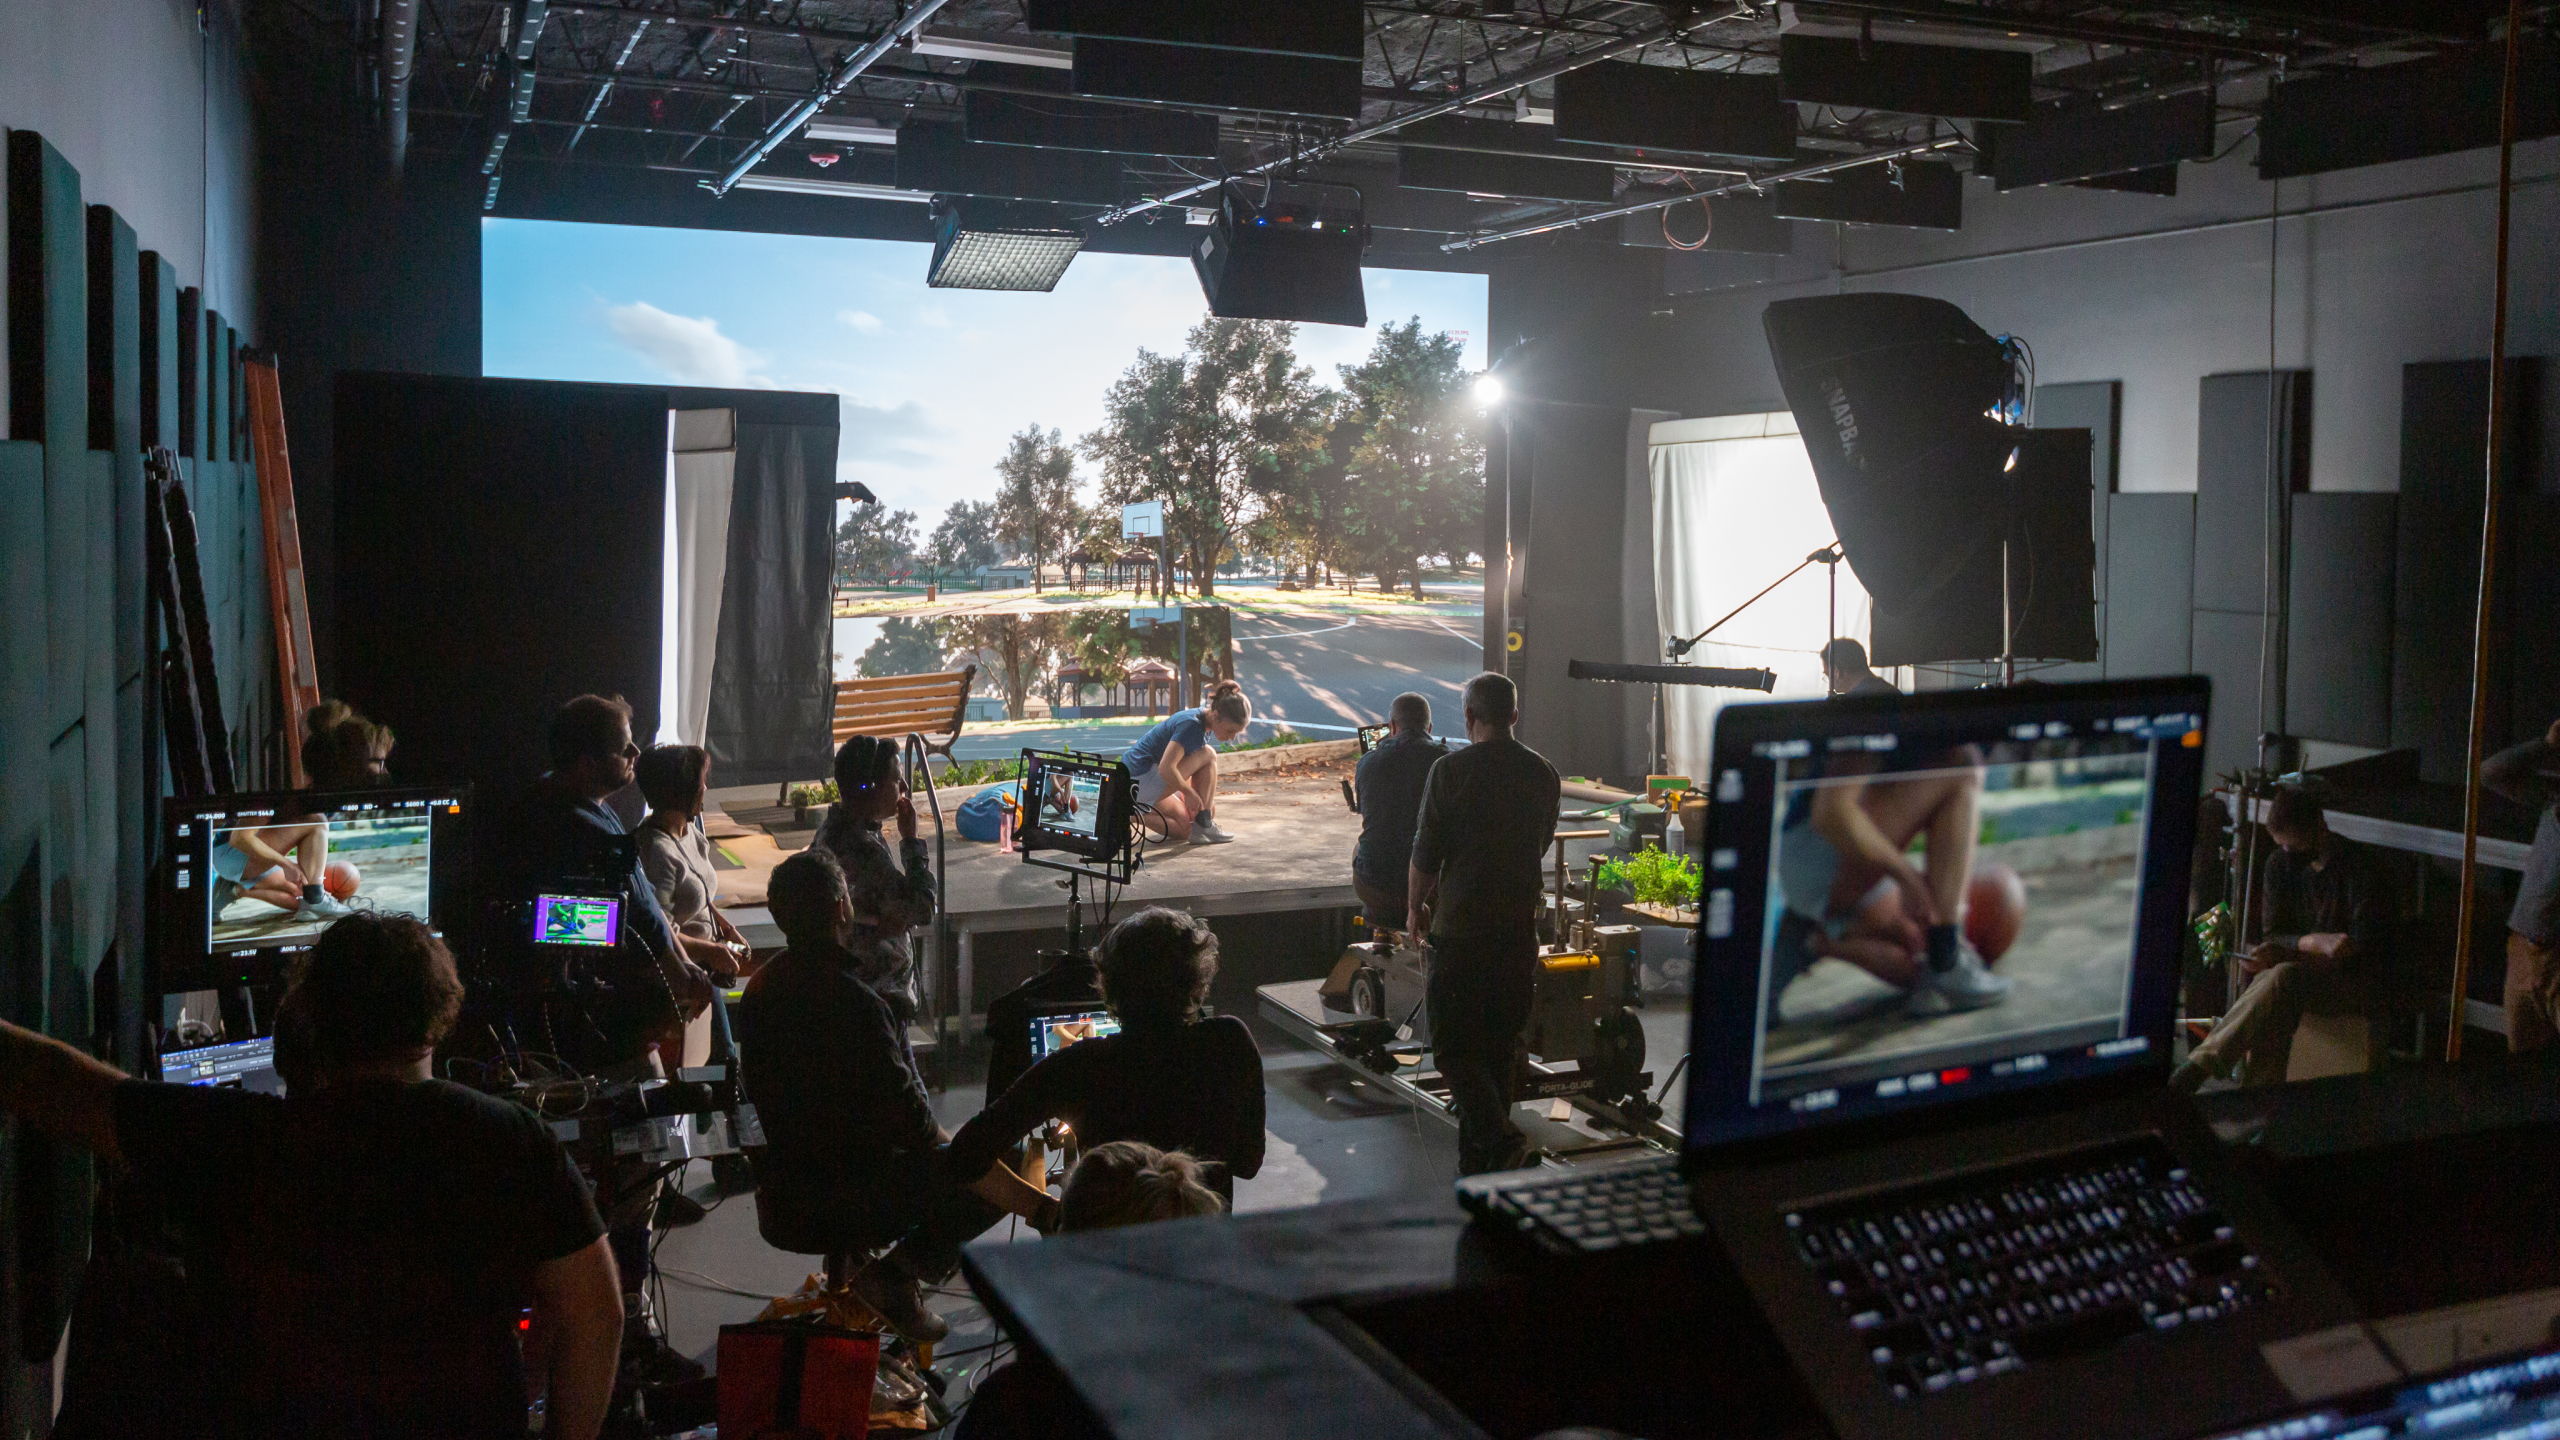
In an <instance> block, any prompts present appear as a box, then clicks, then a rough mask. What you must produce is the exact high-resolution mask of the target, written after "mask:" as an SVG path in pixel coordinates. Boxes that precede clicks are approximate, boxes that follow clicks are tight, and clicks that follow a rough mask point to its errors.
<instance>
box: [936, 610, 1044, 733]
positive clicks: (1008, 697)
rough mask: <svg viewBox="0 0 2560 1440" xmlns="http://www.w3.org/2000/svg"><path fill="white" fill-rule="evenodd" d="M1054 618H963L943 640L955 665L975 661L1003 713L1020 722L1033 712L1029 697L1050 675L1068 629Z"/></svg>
mask: <svg viewBox="0 0 2560 1440" xmlns="http://www.w3.org/2000/svg"><path fill="white" fill-rule="evenodd" d="M1062 618H1063V617H1060V616H1057V615H964V616H961V617H960V618H958V619H956V620H953V621H951V622H949V623H950V629H949V630H948V631H947V632H946V635H945V639H946V641H947V643H949V645H950V646H951V659H952V662H953V663H960V662H962V661H975V662H976V663H977V665H978V668H979V669H980V671H981V672H983V673H985V674H986V675H988V676H989V677H991V678H992V679H994V681H995V682H996V688H997V689H998V690H999V691H1001V692H1002V693H1003V695H1004V708H1005V713H1006V714H1008V715H1010V716H1012V717H1013V718H1014V719H1016V720H1019V719H1022V718H1023V717H1024V715H1025V714H1027V713H1028V712H1029V710H1030V708H1031V692H1032V690H1033V689H1034V688H1035V687H1039V686H1041V685H1042V684H1043V681H1044V680H1045V679H1047V678H1048V677H1050V676H1052V675H1054V673H1055V672H1056V669H1057V663H1058V649H1059V644H1060V642H1061V641H1063V640H1064V639H1065V638H1066V629H1065V626H1064V625H1063V624H1061V623H1060V622H1061V620H1062Z"/></svg>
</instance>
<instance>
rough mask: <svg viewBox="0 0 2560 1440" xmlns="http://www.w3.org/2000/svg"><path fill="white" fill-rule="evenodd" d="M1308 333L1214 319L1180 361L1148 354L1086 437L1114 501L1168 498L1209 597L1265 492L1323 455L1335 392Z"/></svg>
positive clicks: (1190, 565) (1169, 524)
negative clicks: (1301, 336)
mask: <svg viewBox="0 0 2560 1440" xmlns="http://www.w3.org/2000/svg"><path fill="white" fill-rule="evenodd" d="M1296 338H1297V327H1296V326H1294V325H1289V324H1284V323H1280V322H1276V321H1268V320H1217V319H1211V320H1204V321H1202V322H1201V323H1200V324H1198V325H1196V326H1194V327H1193V328H1192V330H1191V333H1190V334H1189V335H1187V336H1185V337H1184V340H1183V346H1184V348H1183V353H1181V354H1180V355H1158V354H1156V353H1155V352H1153V351H1151V350H1140V351H1139V352H1138V358H1137V359H1136V360H1135V361H1134V362H1132V363H1131V364H1130V366H1129V368H1128V369H1127V370H1126V371H1124V372H1122V373H1121V376H1120V378H1119V379H1118V380H1117V381H1115V382H1113V383H1112V386H1111V389H1110V390H1109V391H1108V392H1107V393H1106V394H1105V395H1104V396H1103V422H1102V427H1101V428H1100V429H1098V430H1095V431H1094V432H1092V433H1091V434H1089V435H1087V436H1085V437H1084V440H1083V442H1082V445H1083V449H1084V452H1085V454H1086V455H1088V456H1090V457H1091V458H1093V459H1094V460H1095V461H1097V462H1099V463H1100V464H1101V466H1102V498H1103V499H1104V500H1106V501H1109V502H1111V503H1114V504H1125V503H1129V502H1133V501H1144V500H1161V501H1163V502H1164V509H1165V517H1164V523H1165V533H1166V536H1167V538H1168V539H1170V540H1171V541H1172V544H1173V549H1174V552H1175V554H1176V555H1177V556H1179V557H1180V560H1181V563H1182V564H1183V565H1184V566H1185V568H1187V569H1188V570H1189V571H1190V573H1191V576H1192V579H1193V582H1194V583H1195V584H1196V585H1197V587H1198V590H1199V593H1200V594H1201V595H1203V596H1211V595H1215V594H1216V593H1217V567H1218V564H1219V562H1220V561H1222V560H1224V559H1225V558H1226V555H1227V552H1228V549H1229V548H1230V546H1231V545H1232V544H1233V543H1234V542H1235V540H1236V539H1237V538H1238V537H1239V536H1240V534H1241V531H1242V529H1243V526H1244V523H1245V522H1246V520H1248V519H1249V518H1251V517H1252V516H1254V515H1255V514H1257V513H1258V512H1259V511H1260V510H1261V509H1263V508H1264V494H1265V493H1266V492H1267V491H1269V490H1270V489H1272V488H1274V487H1276V486H1279V485H1281V484H1283V483H1284V482H1285V480H1286V477H1288V476H1289V475H1290V474H1292V473H1293V472H1294V471H1296V470H1297V469H1299V468H1301V467H1303V466H1305V465H1307V464H1309V463H1310V462H1311V461H1312V459H1313V458H1314V457H1315V456H1316V455H1317V454H1318V453H1319V452H1320V451H1321V449H1322V440H1323V433H1324V431H1323V420H1324V414H1325V409H1326V397H1325V392H1324V391H1323V390H1322V389H1321V388H1320V387H1319V386H1317V384H1316V383H1315V372H1314V371H1312V370H1310V369H1309V368H1307V367H1306V366H1304V365H1301V364H1299V363H1298V357H1297V353H1296V352H1295V351H1294V350H1293V349H1292V348H1291V344H1292V342H1293V341H1295V339H1296Z"/></svg>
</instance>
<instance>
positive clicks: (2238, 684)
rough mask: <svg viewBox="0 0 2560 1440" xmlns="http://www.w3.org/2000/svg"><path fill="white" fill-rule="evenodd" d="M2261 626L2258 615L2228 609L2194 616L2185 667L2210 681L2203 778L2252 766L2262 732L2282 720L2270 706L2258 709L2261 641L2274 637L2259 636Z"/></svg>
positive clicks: (2269, 658)
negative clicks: (2191, 650)
mask: <svg viewBox="0 0 2560 1440" xmlns="http://www.w3.org/2000/svg"><path fill="white" fill-rule="evenodd" d="M2263 623H2264V621H2263V620H2262V618H2261V617H2259V616H2257V615H2241V614H2235V613H2233V612H2231V611H2227V610H2198V611H2197V612H2195V653H2194V658H2193V659H2192V661H2191V662H2190V664H2191V666H2192V668H2193V669H2194V670H2195V672H2196V673H2197V674H2199V675H2204V676H2207V677H2209V678H2211V679H2212V681H2213V723H2212V725H2211V726H2210V727H2209V728H2208V729H2207V731H2206V733H2205V749H2204V761H2205V774H2206V775H2207V776H2208V777H2211V776H2217V775H2225V774H2229V773H2230V772H2231V771H2233V770H2237V769H2240V768H2241V767H2243V766H2247V765H2255V764H2257V763H2258V736H2259V734H2260V732H2261V730H2262V729H2281V728H2282V725H2283V719H2282V717H2281V716H2279V715H2277V714H2276V713H2275V712H2274V710H2273V708H2272V707H2270V708H2269V709H2267V710H2266V711H2264V712H2261V710H2260V708H2259V705H2258V695H2259V684H2258V676H2259V674H2260V669H2261V662H2262V657H2261V654H2260V651H2261V648H2262V642H2263V643H2264V644H2265V645H2272V643H2273V637H2269V636H2262V634H2261V632H2260V628H2259V627H2260V626H2261V625H2262V624H2263ZM2273 663H2274V659H2273V656H2272V655H2268V656H2265V657H2264V664H2266V665H2268V666H2272V665H2273Z"/></svg>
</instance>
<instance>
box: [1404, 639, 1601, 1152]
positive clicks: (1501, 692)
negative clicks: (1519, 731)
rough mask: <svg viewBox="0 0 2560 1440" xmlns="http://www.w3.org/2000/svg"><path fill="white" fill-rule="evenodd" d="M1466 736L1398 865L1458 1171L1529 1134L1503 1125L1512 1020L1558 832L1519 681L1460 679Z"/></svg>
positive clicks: (1442, 766)
mask: <svg viewBox="0 0 2560 1440" xmlns="http://www.w3.org/2000/svg"><path fill="white" fill-rule="evenodd" d="M1466 716H1467V739H1468V741H1469V742H1470V743H1469V744H1468V745H1467V748H1466V749H1464V750H1460V751H1458V752H1456V753H1454V754H1451V755H1448V756H1446V757H1444V758H1442V759H1441V760H1440V761H1439V762H1438V763H1437V764H1435V765H1433V766H1432V767H1431V775H1430V778H1429V780H1428V781H1427V782H1426V783H1425V785H1424V787H1423V794H1422V816H1421V819H1420V821H1419V822H1418V823H1417V824H1416V826H1415V828H1414V833H1413V860H1412V863H1411V864H1410V865H1409V866H1408V868H1407V874H1406V876H1405V894H1406V896H1407V902H1406V903H1407V906H1408V912H1407V921H1406V923H1407V924H1408V925H1409V926H1410V928H1411V929H1412V930H1413V932H1414V933H1415V934H1417V935H1428V936H1430V937H1431V941H1430V944H1431V978H1430V980H1429V981H1428V982H1427V984H1426V987H1425V990H1424V995H1425V997H1426V999H1427V1000H1428V1002H1429V1004H1430V1006H1431V1053H1432V1058H1433V1059H1434V1060H1435V1061H1437V1062H1438V1064H1439V1066H1440V1074H1441V1076H1442V1077H1443V1078H1445V1079H1446V1080H1447V1081H1448V1082H1449V1104H1450V1108H1451V1109H1453V1110H1455V1111H1457V1112H1458V1172H1459V1173H1460V1174H1462V1175H1480V1174H1483V1173H1484V1172H1486V1171H1488V1170H1509V1169H1514V1168H1516V1167H1518V1166H1519V1164H1520V1163H1521V1162H1522V1161H1523V1160H1524V1159H1525V1158H1527V1155H1528V1151H1529V1137H1528V1136H1527V1135H1525V1134H1523V1133H1521V1130H1520V1127H1519V1126H1517V1125H1514V1124H1512V1123H1511V1087H1512V1083H1513V1080H1514V1078H1515V1076H1516V1074H1517V1071H1518V1068H1519V1063H1520V1032H1521V1030H1522V1029H1523V1028H1525V1027H1526V1026H1527V1025H1528V1023H1529V1002H1530V998H1531V987H1532V986H1533V985H1534V984H1535V980H1536V975H1537V967H1538V907H1539V904H1540V900H1541V897H1542V896H1543V895H1544V893H1545V888H1546V887H1545V884H1544V881H1543V880H1542V879H1541V876H1540V867H1539V863H1538V862H1539V861H1540V860H1541V859H1542V858H1544V856H1545V855H1546V853H1547V846H1548V845H1549V844H1550V843H1552V842H1553V841H1554V839H1555V833H1556V803H1557V800H1558V799H1559V797H1560V796H1561V795H1562V794H1563V785H1562V782H1560V781H1559V780H1558V779H1557V778H1556V767H1554V766H1553V765H1550V764H1548V763H1547V761H1546V757H1544V756H1542V755H1540V754H1539V753H1538V752H1537V751H1535V750H1532V749H1530V748H1529V747H1528V746H1526V745H1523V744H1521V743H1520V742H1519V741H1517V740H1514V739H1513V738H1511V730H1512V727H1513V726H1514V725H1517V724H1518V723H1519V720H1520V691H1519V687H1517V686H1515V685H1513V684H1512V683H1511V680H1510V678H1509V677H1508V676H1503V675H1496V674H1494V673H1493V672H1491V671H1486V672H1485V673H1484V674H1481V675H1478V676H1477V677H1475V678H1474V679H1472V680H1470V681H1468V682H1467V689H1466Z"/></svg>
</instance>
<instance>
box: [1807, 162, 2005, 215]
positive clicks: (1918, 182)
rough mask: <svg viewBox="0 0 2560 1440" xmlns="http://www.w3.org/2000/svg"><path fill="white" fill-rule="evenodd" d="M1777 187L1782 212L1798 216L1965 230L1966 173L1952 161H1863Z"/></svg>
mask: <svg viewBox="0 0 2560 1440" xmlns="http://www.w3.org/2000/svg"><path fill="white" fill-rule="evenodd" d="M1772 191H1773V193H1774V194H1775V195H1776V197H1777V207H1776V208H1777V213H1778V214H1779V215H1780V216H1783V217H1787V218H1791V219H1796V220H1838V221H1843V222H1845V223H1847V224H1851V225H1900V226H1906V227H1909V228H1911V229H1916V230H1961V229H1963V228H1964V177H1963V176H1962V175H1959V174H1957V173H1956V167H1954V166H1953V165H1947V164H1942V163H1940V162H1938V161H1935V160H1906V161H1903V162H1902V163H1900V164H1899V165H1881V164H1879V165H1861V166H1859V167H1858V168H1856V169H1854V170H1843V171H1840V172H1839V173H1837V174H1835V175H1826V176H1823V177H1821V178H1819V179H1814V180H1789V181H1786V182H1785V183H1783V184H1780V185H1776V186H1773V187H1772Z"/></svg>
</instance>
